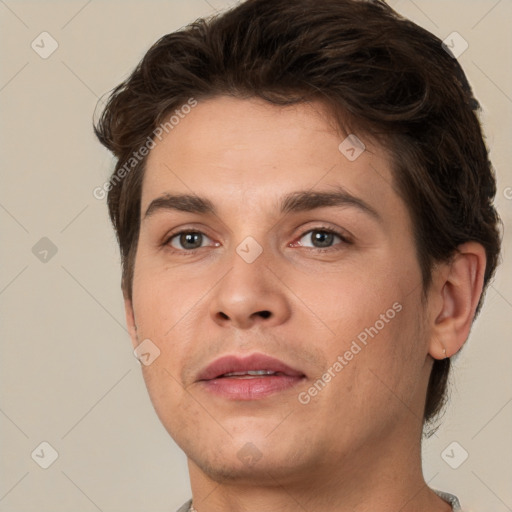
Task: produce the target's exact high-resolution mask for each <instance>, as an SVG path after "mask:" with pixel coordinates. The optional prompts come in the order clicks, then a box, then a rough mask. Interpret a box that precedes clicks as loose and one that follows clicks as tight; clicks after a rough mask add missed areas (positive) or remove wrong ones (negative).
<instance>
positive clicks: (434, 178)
mask: <svg viewBox="0 0 512 512" xmlns="http://www.w3.org/2000/svg"><path fill="white" fill-rule="evenodd" d="M477 107H478V104H477V102H476V100H475V99H474V98H473V96H472V93H471V89H470V87H469V85H468V83H467V81H466V79H465V77H464V73H463V72H462V70H461V68H460V66H459V65H458V63H457V61H456V59H455V58H454V57H453V55H451V54H450V53H449V51H448V49H446V48H444V47H443V45H442V43H441V41H440V40H438V39H437V38H436V37H435V36H433V35H432V34H430V33H428V32H427V31H425V30H423V29H421V28H420V27H418V26H416V25H415V24H413V23H412V22H410V21H407V20H405V19H403V18H401V17H399V16H398V15H397V14H396V13H395V12H394V11H392V10H391V9H390V8H389V7H388V6H386V4H385V3H383V2H380V1H361V0H321V1H318V0H316V1H315V2H313V1H311V0H296V1H293V2H292V1H286V0H249V1H247V2H245V3H242V4H240V5H239V6H237V7H236V8H234V9H233V10H231V11H228V12H226V13H224V14H222V15H221V16H218V17H216V18H213V19H211V20H199V21H197V22H196V23H194V24H192V25H191V26H189V27H186V28H184V29H182V30H180V31H178V32H176V33H172V34H169V35H167V36H165V37H163V38H161V39H160V40H159V41H158V42H157V43H155V45H153V47H152V48H151V49H150V50H149V51H148V52H147V54H146V55H145V57H144V58H143V60H142V62H141V63H140V64H139V66H138V67H137V68H136V70H135V71H134V72H133V74H132V75H131V76H130V77H129V78H128V79H127V80H126V81H125V82H124V83H122V84H121V85H120V86H118V87H117V88H116V89H115V90H114V91H113V93H112V95H111V97H110V100H109V103H108V105H107V107H106V109H105V111H104V112H103V115H102V117H101V119H100V120H99V122H98V124H97V126H96V133H97V135H98V137H99V139H100V141H101V142H102V143H103V144H104V145H105V146H106V147H107V148H109V149H110V150H111V151H112V152H113V153H114V155H115V156H116V157H117V165H116V169H115V171H114V173H113V175H112V178H111V180H110V183H109V186H108V192H109V194H108V205H109V212H110V216H111V219H112V221H113V224H114V227H115V229H116V232H117V235H118V240H119V244H120V249H121V255H122V263H123V279H122V289H123V294H124V299H125V305H126V318H127V323H128V326H129V329H130V333H131V337H132V342H133V347H134V350H135V353H136V354H137V355H138V356H139V357H140V360H141V362H142V363H143V367H142V368H143V373H144V378H145V381H146V384H147V388H148V391H149V395H150V398H151V400H152V403H153V405H154V407H155V410H156V412H157V414H158V416H159V418H160V420H161V421H162V423H163V425H164V426H165V428H166V429H167V431H168V432H169V434H170V435H171V436H172V437H173V439H174V440H175V441H176V443H177V444H178V445H179V446H180V447H181V448H182V449H183V451H184V452H185V453H186V455H187V458H188V466H189V473H190V481H191V488H192V494H193V501H192V502H189V503H187V504H185V505H184V506H183V507H182V509H180V510H182V511H186V510H197V511H198V512H220V511H241V510H244V511H261V510H269V511H270V510H272V511H274V510H279V511H296V510H307V511H312V512H316V511H324V510H327V511H336V512H348V511H350V512H352V511H356V510H357V511H363V510H364V511H370V510H371V511H378V512H388V511H394V512H396V511H401V512H412V511H414V512H427V511H428V512H432V511H436V512H441V511H448V510H451V509H452V507H453V510H457V509H459V503H458V500H457V498H456V497H455V496H452V495H450V494H448V493H446V492H441V491H439V490H433V489H430V488H429V487H428V485H427V484H426V483H425V480H424V477H423V475H422V469H421V436H422V431H423V429H424V428H425V427H428V426H429V425H430V426H431V424H432V420H433V419H434V418H435V417H436V414H437V413H438V412H439V411H440V409H441V407H442V405H443V402H444V399H445V388H446V380H447V376H448V371H449V368H450V357H451V356H453V355H454V354H456V353H457V352H458V351H459V350H460V349H461V348H462V346H463V345H464V343H465V341H466V339H467V337H468V334H469V331H470V328H471V324H472V321H473V319H474V317H475V314H476V313H477V312H478V310H479V307H480V305H481V300H482V294H483V292H484V290H485V287H486V285H487V284H488V283H489V281H490V279H491V277H492V275H493V273H494V270H495V267H496V264H497V260H498V255H499V247H500V235H499V231H498V228H497V225H498V216H497V214H496V212H495V209H494V207H493V204H492V201H493V198H494V194H495V180H494V176H493V173H492V171H491V165H490V162H489V159H488V154H487V149H486V147H485V144H484V142H483V140H482V133H481V128H480V124H479V121H478V118H477V117H476V114H475V109H476V108H477Z"/></svg>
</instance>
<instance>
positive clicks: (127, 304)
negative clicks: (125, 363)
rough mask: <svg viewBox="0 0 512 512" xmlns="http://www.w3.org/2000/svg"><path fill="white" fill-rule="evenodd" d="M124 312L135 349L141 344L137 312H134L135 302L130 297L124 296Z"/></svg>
mask: <svg viewBox="0 0 512 512" xmlns="http://www.w3.org/2000/svg"><path fill="white" fill-rule="evenodd" d="M124 312H125V316H126V326H127V327H128V333H129V334H130V338H131V340H132V345H133V348H134V350H135V348H137V345H138V344H139V340H138V338H137V324H136V323H135V314H134V312H133V304H132V301H131V299H130V298H128V297H126V296H125V297H124Z"/></svg>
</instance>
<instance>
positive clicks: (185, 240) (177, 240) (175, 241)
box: [165, 231, 211, 251]
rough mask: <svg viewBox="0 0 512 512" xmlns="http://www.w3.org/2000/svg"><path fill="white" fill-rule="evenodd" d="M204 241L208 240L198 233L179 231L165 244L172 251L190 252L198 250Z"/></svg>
mask: <svg viewBox="0 0 512 512" xmlns="http://www.w3.org/2000/svg"><path fill="white" fill-rule="evenodd" d="M204 239H207V240H210V239H209V238H208V237H207V236H206V235H205V234H204V233H201V232H200V231H180V232H179V233H175V234H174V235H172V236H171V237H170V238H168V239H167V241H166V242H165V243H166V245H170V246H171V247H172V248H173V249H177V250H186V251H191V250H194V249H200V248H201V247H202V246H203V245H202V243H203V241H204ZM210 241H211V240H210Z"/></svg>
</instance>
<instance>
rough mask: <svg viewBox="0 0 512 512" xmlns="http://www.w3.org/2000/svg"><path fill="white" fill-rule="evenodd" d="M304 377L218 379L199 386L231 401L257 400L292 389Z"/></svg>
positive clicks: (279, 376)
mask: <svg viewBox="0 0 512 512" xmlns="http://www.w3.org/2000/svg"><path fill="white" fill-rule="evenodd" d="M303 378H304V377H291V376H288V375H276V376H269V377H251V378H242V379H241V378H236V377H220V378H218V379H211V380H203V381H201V384H202V385H203V386H204V387H205V388H206V389H207V390H208V391H210V392H211V393H214V394H216V395H220V396H223V397H225V398H231V399H233V400H258V399H260V398H265V397H267V396H270V395H273V394H274V393H278V392H280V391H285V390H287V389H290V388H293V387H294V386H296V385H297V384H298V383H299V382H301V381H302V379H303Z"/></svg>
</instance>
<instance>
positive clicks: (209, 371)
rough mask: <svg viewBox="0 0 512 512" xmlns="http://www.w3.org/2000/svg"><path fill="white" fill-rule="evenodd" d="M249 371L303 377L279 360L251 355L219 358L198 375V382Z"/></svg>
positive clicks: (301, 373) (261, 355)
mask: <svg viewBox="0 0 512 512" xmlns="http://www.w3.org/2000/svg"><path fill="white" fill-rule="evenodd" d="M249 370H270V371H273V372H280V373H283V374H284V375H288V376H291V377H304V376H305V375H304V373H303V372H301V371H299V370H296V369H294V368H291V367H290V366H288V365H287V364H285V363H283V361H280V360H279V359H276V358H274V357H270V356H267V355H265V354H252V355H250V356H247V357H241V356H237V355H227V356H223V357H219V358H218V359H216V360H215V361H213V362H212V363H210V364H209V365H208V366H207V367H206V368H204V369H203V370H202V371H201V372H200V373H199V376H198V380H211V379H215V378H217V377H220V376H221V375H224V374H225V373H231V372H243V371H249Z"/></svg>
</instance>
